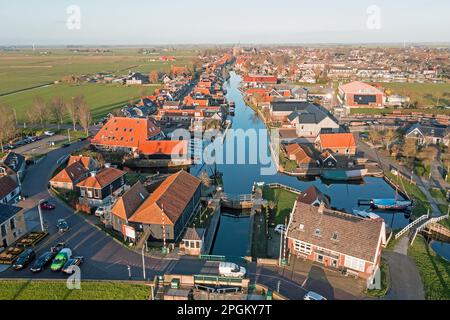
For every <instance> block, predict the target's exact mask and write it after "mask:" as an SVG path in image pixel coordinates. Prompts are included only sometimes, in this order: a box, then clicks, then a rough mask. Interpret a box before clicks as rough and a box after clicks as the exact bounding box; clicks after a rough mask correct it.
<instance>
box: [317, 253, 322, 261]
mask: <svg viewBox="0 0 450 320" xmlns="http://www.w3.org/2000/svg"><path fill="white" fill-rule="evenodd" d="M317 262H319V263H323V255H321V254H318V255H317Z"/></svg>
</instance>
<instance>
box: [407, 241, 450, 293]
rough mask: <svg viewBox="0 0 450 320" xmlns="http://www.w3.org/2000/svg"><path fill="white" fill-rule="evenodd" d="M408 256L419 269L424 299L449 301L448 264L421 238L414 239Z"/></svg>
mask: <svg viewBox="0 0 450 320" xmlns="http://www.w3.org/2000/svg"><path fill="white" fill-rule="evenodd" d="M408 255H409V256H410V257H411V258H412V259H413V260H414V262H415V263H416V265H417V268H418V269H419V272H420V276H421V278H422V282H423V284H424V288H425V297H426V298H427V299H431V300H449V299H450V264H449V263H448V262H447V261H445V260H444V259H442V258H441V257H439V256H438V255H437V254H436V253H435V252H434V251H433V249H431V248H430V246H429V245H428V244H427V243H426V241H425V239H424V238H423V237H422V236H418V237H417V238H416V240H415V241H414V244H413V246H412V247H410V248H409V250H408Z"/></svg>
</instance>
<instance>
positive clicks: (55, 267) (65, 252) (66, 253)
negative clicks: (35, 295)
mask: <svg viewBox="0 0 450 320" xmlns="http://www.w3.org/2000/svg"><path fill="white" fill-rule="evenodd" d="M71 257H72V250H70V249H69V248H64V249H62V250H61V251H60V252H59V253H58V254H57V255H56V257H55V259H53V262H52V265H51V266H50V269H51V270H52V271H60V270H61V269H62V268H63V267H64V265H65V264H66V262H67V261H68V260H69V259H70V258H71Z"/></svg>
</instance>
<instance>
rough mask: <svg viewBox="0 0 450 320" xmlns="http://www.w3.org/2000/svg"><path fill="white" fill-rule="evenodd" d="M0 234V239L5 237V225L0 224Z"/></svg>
mask: <svg viewBox="0 0 450 320" xmlns="http://www.w3.org/2000/svg"><path fill="white" fill-rule="evenodd" d="M1 234H2V237H5V236H6V225H4V224H2V228H1Z"/></svg>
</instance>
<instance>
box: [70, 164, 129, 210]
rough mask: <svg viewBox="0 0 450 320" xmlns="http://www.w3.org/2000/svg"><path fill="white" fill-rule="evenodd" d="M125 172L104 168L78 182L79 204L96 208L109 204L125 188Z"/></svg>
mask: <svg viewBox="0 0 450 320" xmlns="http://www.w3.org/2000/svg"><path fill="white" fill-rule="evenodd" d="M125 174H126V172H124V171H121V170H118V169H116V168H110V167H106V168H104V169H102V170H100V171H98V172H91V175H90V176H89V177H87V178H86V179H84V180H82V181H81V182H79V183H78V184H77V185H76V187H77V191H78V194H79V202H80V204H83V205H87V206H89V207H90V208H98V207H101V206H105V205H109V204H111V202H112V200H113V198H114V197H116V196H118V195H119V194H120V193H121V192H122V191H123V190H124V186H125Z"/></svg>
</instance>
